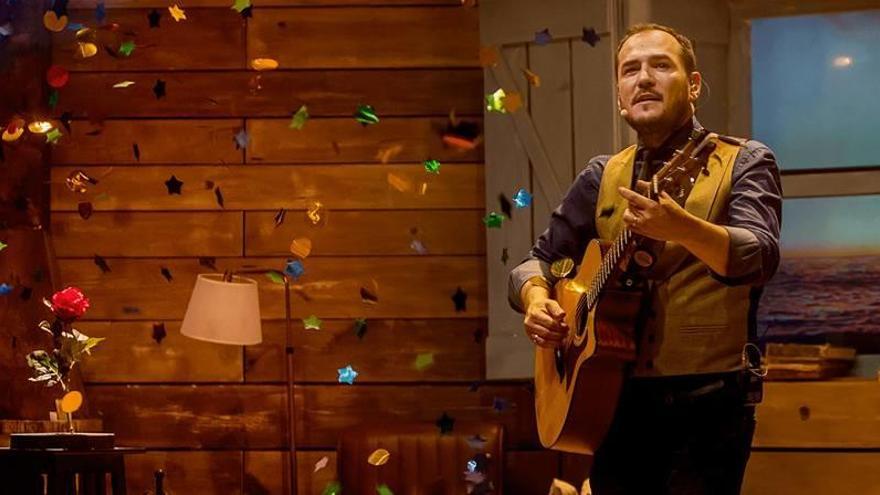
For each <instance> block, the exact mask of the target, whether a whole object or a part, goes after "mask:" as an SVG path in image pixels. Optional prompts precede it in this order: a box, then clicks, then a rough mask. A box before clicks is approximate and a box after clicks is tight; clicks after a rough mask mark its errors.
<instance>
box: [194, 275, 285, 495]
mask: <svg viewBox="0 0 880 495" xmlns="http://www.w3.org/2000/svg"><path fill="white" fill-rule="evenodd" d="M251 273H275V274H277V275H278V276H279V277H280V278H281V279H282V280H283V281H284V318H285V322H286V327H285V342H286V345H285V358H286V359H285V362H286V366H285V374H286V381H287V404H286V408H287V418H288V422H287V426H286V428H285V435H286V437H287V446H288V448H289V453H288V456H289V459H288V470H289V472H290V475H289V482H290V484H289V488H290V490H289V493H296V488H297V486H296V447H295V442H294V430H295V427H296V422H295V421H294V414H295V411H296V409H295V408H294V402H293V401H294V394H293V345H292V342H291V335H292V334H291V332H292V326H291V319H290V278H289V277H288V276H287V275H286V274H284V273H283V272H280V271H278V270H274V269H256V268H253V269H252V268H248V269H242V270H235V271H231V272H229V271H227V272H226V273H201V274H199V275H198V277H197V278H196V285H195V287H194V288H193V291H192V295H191V296H190V299H189V304H188V305H187V308H186V314H185V315H184V317H183V323H181V325H180V333H181V334H182V335H185V336H187V337H190V338H193V339H197V340H204V341H207V342H213V343H215V344H228V345H255V344H259V343H260V342H262V340H263V334H262V327H261V321H260V320H261V318H260V300H259V293H258V290H257V281H256V280H254V279H251V278H246V277H242V276H240V275H241V274H251Z"/></svg>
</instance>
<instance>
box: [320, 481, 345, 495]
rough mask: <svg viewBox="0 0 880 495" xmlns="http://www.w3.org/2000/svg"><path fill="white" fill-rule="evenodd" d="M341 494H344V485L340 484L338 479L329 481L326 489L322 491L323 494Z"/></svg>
mask: <svg viewBox="0 0 880 495" xmlns="http://www.w3.org/2000/svg"><path fill="white" fill-rule="evenodd" d="M341 494H342V485H340V484H339V482H338V481H328V482H327V486H325V487H324V491H323V492H321V495H341Z"/></svg>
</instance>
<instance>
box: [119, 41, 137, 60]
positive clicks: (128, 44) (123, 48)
mask: <svg viewBox="0 0 880 495" xmlns="http://www.w3.org/2000/svg"><path fill="white" fill-rule="evenodd" d="M133 51H134V41H133V40H125V41H123V42H122V44H120V45H119V54H120V55H124V56H126V57H129V56H131V52H133Z"/></svg>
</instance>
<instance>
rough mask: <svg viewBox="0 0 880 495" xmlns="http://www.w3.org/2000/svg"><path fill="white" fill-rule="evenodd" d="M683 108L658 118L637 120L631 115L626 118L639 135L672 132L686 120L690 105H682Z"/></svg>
mask: <svg viewBox="0 0 880 495" xmlns="http://www.w3.org/2000/svg"><path fill="white" fill-rule="evenodd" d="M680 108H681V110H680V111H678V112H675V113H672V114H667V113H664V114H661V115H659V116H658V117H656V118H652V119H648V120H640V121H637V120H635V119H633V118H632V117H630V116H627V117H626V118H625V120H626V122H627V124H629V126H630V127H632V128H633V130H634V131H636V133H638V134H639V135H657V134H666V133H669V134H671V133H672V132H673V131H675V130H676V129H678V127H679V126H680V125H681V124H682V122H684V121H685V117H686V116H687V114H688V110H689V107H688V106H687V105H680Z"/></svg>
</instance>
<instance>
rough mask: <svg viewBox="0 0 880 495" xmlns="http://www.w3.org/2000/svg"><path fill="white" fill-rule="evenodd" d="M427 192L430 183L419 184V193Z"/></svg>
mask: <svg viewBox="0 0 880 495" xmlns="http://www.w3.org/2000/svg"><path fill="white" fill-rule="evenodd" d="M427 192H428V183H427V182H422V184H421V185H420V186H419V194H421V195H422V196H424V195H425V193H427Z"/></svg>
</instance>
